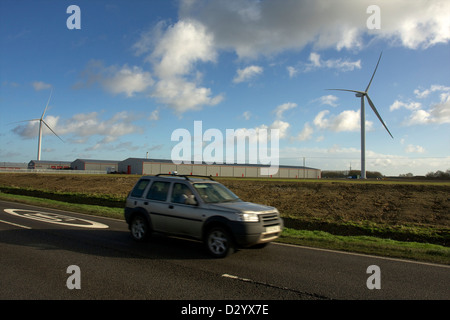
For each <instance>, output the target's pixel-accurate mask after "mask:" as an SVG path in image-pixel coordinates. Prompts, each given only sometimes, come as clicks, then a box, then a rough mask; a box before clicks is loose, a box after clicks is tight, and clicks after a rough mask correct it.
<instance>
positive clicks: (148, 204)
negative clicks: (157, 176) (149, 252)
mask: <svg viewBox="0 0 450 320" xmlns="http://www.w3.org/2000/svg"><path fill="white" fill-rule="evenodd" d="M169 189H170V182H168V181H153V183H152V184H151V186H150V188H149V190H148V192H147V195H146V197H145V200H144V205H145V208H146V210H147V212H148V213H149V215H150V219H151V222H152V227H153V230H154V231H157V232H170V230H169V229H168V228H167V221H166V220H167V211H168V205H169V204H168V202H167V196H168V194H169Z"/></svg>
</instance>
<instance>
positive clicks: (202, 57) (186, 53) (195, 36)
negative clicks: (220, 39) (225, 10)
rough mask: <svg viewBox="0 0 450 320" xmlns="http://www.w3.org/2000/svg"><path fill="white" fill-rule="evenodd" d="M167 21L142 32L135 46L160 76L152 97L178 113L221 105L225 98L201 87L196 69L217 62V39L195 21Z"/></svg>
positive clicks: (157, 75)
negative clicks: (167, 23) (199, 64)
mask: <svg viewBox="0 0 450 320" xmlns="http://www.w3.org/2000/svg"><path fill="white" fill-rule="evenodd" d="M165 27H166V25H165V23H164V22H162V23H159V24H158V26H157V27H156V28H155V29H154V30H152V31H150V32H146V33H143V34H142V35H141V38H140V39H139V41H137V42H136V43H135V45H134V47H133V48H134V49H135V50H136V53H137V54H139V55H142V54H146V57H145V60H146V61H147V62H150V63H151V64H152V66H153V71H154V73H153V74H154V75H155V76H156V77H158V79H157V81H156V84H155V85H154V88H153V91H152V93H151V96H152V97H154V98H156V99H157V100H159V101H160V102H162V103H164V104H166V105H167V106H168V107H170V108H172V109H173V110H174V111H175V113H176V114H178V115H181V114H183V113H184V112H187V111H192V110H201V109H202V108H203V106H205V105H209V106H214V105H216V104H218V103H220V102H221V101H222V99H223V95H221V94H219V95H216V96H213V94H212V92H211V89H209V88H206V87H202V86H201V85H199V81H200V77H199V75H200V74H199V73H198V72H196V70H195V67H196V65H197V64H198V63H200V62H202V63H208V62H209V63H214V62H215V61H216V57H217V52H216V48H215V43H214V36H213V34H212V33H211V32H209V31H208V30H207V29H206V27H205V26H204V25H203V24H202V23H200V22H198V21H196V20H192V19H182V20H180V21H178V22H177V23H175V24H173V25H170V26H168V27H167V28H165Z"/></svg>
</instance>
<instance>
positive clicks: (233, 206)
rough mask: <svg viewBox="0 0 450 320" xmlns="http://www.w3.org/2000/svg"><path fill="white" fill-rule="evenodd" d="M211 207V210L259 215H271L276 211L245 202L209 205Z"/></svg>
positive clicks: (272, 208) (268, 207)
mask: <svg viewBox="0 0 450 320" xmlns="http://www.w3.org/2000/svg"><path fill="white" fill-rule="evenodd" d="M209 206H210V208H217V209H221V210H229V211H234V212H236V211H239V212H254V213H258V214H262V213H271V212H274V211H276V209H275V208H274V207H270V206H264V205H262V204H257V203H252V202H245V201H237V202H223V203H214V204H209Z"/></svg>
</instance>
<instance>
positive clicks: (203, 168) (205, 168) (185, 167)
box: [118, 158, 321, 179]
mask: <svg viewBox="0 0 450 320" xmlns="http://www.w3.org/2000/svg"><path fill="white" fill-rule="evenodd" d="M267 167H269V166H263V165H255V164H210V165H208V164H206V163H202V164H178V165H177V164H174V163H173V162H172V161H171V160H163V159H142V158H128V159H126V160H124V161H121V162H119V165H118V172H119V173H126V174H138V175H146V174H149V175H154V174H158V173H174V172H176V173H178V174H186V175H202V176H213V177H252V178H256V177H267V176H264V175H261V173H260V171H261V170H260V169H261V168H267ZM271 177H273V178H293V179H302V178H305V179H320V178H321V171H320V170H319V169H315V168H308V167H298V166H282V165H281V166H279V169H278V172H277V173H276V174H274V175H272V176H271Z"/></svg>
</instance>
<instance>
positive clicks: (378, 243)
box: [0, 192, 450, 265]
mask: <svg viewBox="0 0 450 320" xmlns="http://www.w3.org/2000/svg"><path fill="white" fill-rule="evenodd" d="M0 199H2V200H7V201H12V202H20V203H26V204H30V205H37V206H42V207H47V208H55V209H60V210H67V211H76V212H80V213H86V214H91V215H97V216H104V217H110V218H115V219H123V208H117V207H105V206H98V205H92V204H80V203H68V202H64V201H59V200H52V199H45V198H39V197H31V196H25V195H16V194H7V193H3V192H0ZM277 242H281V243H288V244H294V245H301V246H310V247H316V248H324V249H333V250H341V251H348V252H357V253H363V254H371V255H379V256H384V257H393V258H394V257H395V258H403V259H410V260H416V261H424V262H432V263H440V264H447V265H450V248H448V247H445V246H441V245H436V244H429V243H419V242H409V241H408V242H407V241H397V240H391V239H382V238H379V237H374V236H364V235H360V236H344V235H335V234H331V233H329V232H326V231H313V230H298V229H293V228H285V230H284V231H283V234H282V236H281V237H280V238H279V239H278V240H277Z"/></svg>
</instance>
